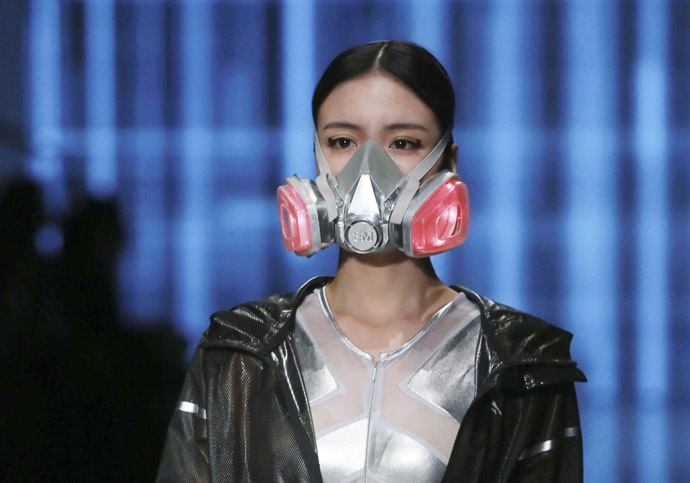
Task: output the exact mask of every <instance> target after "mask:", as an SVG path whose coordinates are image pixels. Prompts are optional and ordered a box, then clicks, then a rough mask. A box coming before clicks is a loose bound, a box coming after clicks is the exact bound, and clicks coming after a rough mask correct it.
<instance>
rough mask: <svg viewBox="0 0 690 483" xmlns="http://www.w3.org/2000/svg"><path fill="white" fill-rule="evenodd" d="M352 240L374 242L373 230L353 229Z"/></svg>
mask: <svg viewBox="0 0 690 483" xmlns="http://www.w3.org/2000/svg"><path fill="white" fill-rule="evenodd" d="M352 241H354V242H370V243H373V242H374V232H372V231H353V232H352Z"/></svg>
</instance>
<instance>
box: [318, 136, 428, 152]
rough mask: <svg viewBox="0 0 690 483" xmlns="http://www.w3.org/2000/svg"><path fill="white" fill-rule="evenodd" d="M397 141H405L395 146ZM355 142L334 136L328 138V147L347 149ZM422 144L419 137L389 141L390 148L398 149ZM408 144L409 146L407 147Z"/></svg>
mask: <svg viewBox="0 0 690 483" xmlns="http://www.w3.org/2000/svg"><path fill="white" fill-rule="evenodd" d="M342 142H347V143H348V145H347V146H342V145H340V143H342ZM398 143H405V144H404V145H403V146H402V147H399V146H396V144H398ZM354 144H355V142H354V141H353V140H352V139H349V138H346V137H335V138H329V139H328V147H331V148H336V149H347V148H350V147H352V146H353V145H354ZM421 144H422V142H421V141H420V140H419V139H396V140H395V141H393V142H392V143H391V146H390V147H391V148H393V149H399V150H410V149H419V146H420V145H421ZM408 146H409V147H408Z"/></svg>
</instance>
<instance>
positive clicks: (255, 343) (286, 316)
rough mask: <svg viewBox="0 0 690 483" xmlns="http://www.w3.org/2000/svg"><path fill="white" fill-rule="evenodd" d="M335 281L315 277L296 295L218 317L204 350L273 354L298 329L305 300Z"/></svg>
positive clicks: (213, 318)
mask: <svg viewBox="0 0 690 483" xmlns="http://www.w3.org/2000/svg"><path fill="white" fill-rule="evenodd" d="M331 280H333V277H314V278H312V279H310V280H308V281H307V282H306V283H305V284H304V285H302V286H301V287H300V288H299V289H298V290H297V291H296V292H292V293H289V294H282V295H271V296H270V297H268V298H265V299H263V300H258V301H255V302H248V303H245V304H241V305H238V306H236V307H233V308H232V309H230V310H222V311H220V312H216V313H214V314H213V315H211V325H210V326H209V328H208V329H207V330H206V332H204V335H203V336H202V337H201V342H200V343H199V345H200V347H202V348H204V349H210V348H228V349H240V350H244V351H247V352H251V353H255V354H257V355H266V354H268V353H270V352H271V351H272V350H273V349H275V348H276V347H277V346H278V345H279V344H280V343H281V342H282V341H283V339H284V338H285V337H286V335H287V333H289V332H290V331H291V330H292V328H293V327H294V325H295V311H296V310H297V307H299V306H300V304H301V303H302V300H304V297H306V296H307V295H308V294H309V293H311V292H312V291H313V290H315V289H317V288H319V287H323V286H324V285H327V284H328V283H329V282H330V281H331Z"/></svg>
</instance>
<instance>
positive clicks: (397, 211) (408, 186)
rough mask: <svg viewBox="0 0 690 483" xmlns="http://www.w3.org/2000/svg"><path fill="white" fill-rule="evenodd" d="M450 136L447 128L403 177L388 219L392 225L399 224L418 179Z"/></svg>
mask: <svg viewBox="0 0 690 483" xmlns="http://www.w3.org/2000/svg"><path fill="white" fill-rule="evenodd" d="M450 136H451V130H450V129H448V130H447V131H446V132H445V134H444V135H443V136H441V139H440V140H439V142H438V143H436V146H434V149H432V150H431V152H430V153H429V154H427V155H426V157H425V158H424V159H423V160H422V162H421V163H419V164H418V165H417V166H416V167H415V168H414V169H413V170H412V171H410V174H408V175H407V176H405V178H403V179H404V180H405V186H404V187H403V190H402V193H400V197H399V198H398V201H397V202H396V203H395V208H394V209H393V213H391V218H390V221H391V223H392V224H393V225H399V224H400V223H402V219H403V215H404V214H405V210H407V207H408V206H409V204H410V201H412V198H413V197H414V195H415V193H416V192H417V188H419V180H421V179H422V178H423V177H424V175H425V174H427V173H428V172H429V171H430V170H431V168H433V167H434V165H435V164H436V162H437V161H438V160H439V159H440V158H441V155H442V154H443V150H444V149H446V146H447V145H448V143H449V142H450Z"/></svg>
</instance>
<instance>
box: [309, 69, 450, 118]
mask: <svg viewBox="0 0 690 483" xmlns="http://www.w3.org/2000/svg"><path fill="white" fill-rule="evenodd" d="M338 121H342V122H349V123H352V124H356V125H358V126H361V127H372V126H375V125H379V126H381V125H386V124H395V123H401V122H409V123H417V124H422V125H424V126H426V127H427V128H428V129H429V130H432V131H433V130H435V129H439V128H438V123H437V121H436V116H435V114H434V112H433V111H432V110H431V109H430V108H429V106H427V105H426V104H425V103H424V101H422V100H421V99H420V98H419V97H418V96H417V95H416V94H415V93H414V92H413V91H412V90H411V89H410V88H409V87H407V86H406V85H405V84H403V83H402V82H401V81H399V80H398V79H396V78H394V77H392V76H390V75H386V74H383V73H378V72H376V73H371V74H367V75H364V76H361V77H357V78H355V79H351V80H349V81H345V82H343V83H341V84H339V85H338V86H337V87H336V88H335V89H333V91H332V92H331V93H330V94H329V95H328V97H326V99H325V100H324V101H323V104H321V107H320V108H319V116H318V124H319V126H318V127H319V128H321V127H323V126H325V125H326V124H328V123H330V122H338Z"/></svg>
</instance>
